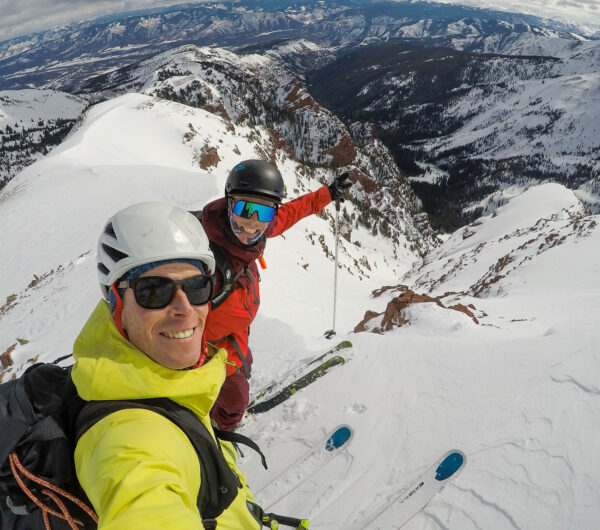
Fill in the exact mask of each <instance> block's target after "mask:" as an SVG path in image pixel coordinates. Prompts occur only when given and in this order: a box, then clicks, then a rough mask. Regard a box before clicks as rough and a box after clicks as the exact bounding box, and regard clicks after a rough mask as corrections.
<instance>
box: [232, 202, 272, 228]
mask: <svg viewBox="0 0 600 530" xmlns="http://www.w3.org/2000/svg"><path fill="white" fill-rule="evenodd" d="M232 211H233V213H234V214H235V215H237V216H239V217H243V218H244V219H250V218H251V217H252V215H253V214H254V212H256V213H257V214H258V220H259V221H260V222H261V223H268V222H270V221H272V220H273V217H275V208H274V207H273V206H266V205H265V204H256V203H255V202H250V201H242V200H240V201H235V202H234V203H233V209H232Z"/></svg>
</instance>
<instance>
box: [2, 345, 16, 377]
mask: <svg viewBox="0 0 600 530" xmlns="http://www.w3.org/2000/svg"><path fill="white" fill-rule="evenodd" d="M16 347H17V343H16V342H15V343H14V344H13V345H12V346H9V347H8V349H7V350H6V351H5V352H4V353H3V354H1V355H0V364H2V368H4V369H5V370H6V369H7V368H8V367H9V366H12V365H13V360H12V358H11V356H10V354H11V353H12V352H13V351H14V349H15V348H16Z"/></svg>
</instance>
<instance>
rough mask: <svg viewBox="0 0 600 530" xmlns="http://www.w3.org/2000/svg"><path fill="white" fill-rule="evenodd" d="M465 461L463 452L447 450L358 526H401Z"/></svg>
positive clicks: (374, 529) (378, 529) (381, 529)
mask: <svg viewBox="0 0 600 530" xmlns="http://www.w3.org/2000/svg"><path fill="white" fill-rule="evenodd" d="M466 462H467V457H466V455H465V454H464V453H463V452H462V451H459V450H458V449H453V450H451V451H448V452H447V453H446V454H445V455H444V456H442V457H441V458H440V459H439V460H438V461H437V462H436V463H435V464H433V465H432V466H431V467H430V468H429V469H427V471H425V472H424V473H422V474H421V475H420V476H419V478H418V479H417V480H415V481H414V482H413V483H412V484H411V485H410V486H409V487H408V488H405V489H403V490H402V491H401V492H400V493H399V494H398V495H395V496H393V497H392V498H391V499H389V501H388V502H387V503H386V504H385V505H384V506H383V507H382V508H380V509H379V510H378V511H377V512H376V513H375V514H373V515H372V516H371V517H370V519H368V520H367V521H366V522H365V523H364V524H362V525H361V526H360V528H361V529H365V530H390V529H396V528H401V527H403V526H404V525H405V524H406V523H407V522H408V521H410V520H411V519H412V518H413V517H414V516H415V515H416V514H417V513H419V512H420V511H421V510H423V508H425V506H427V504H429V501H430V500H431V499H432V498H433V497H434V496H435V494H436V493H439V492H440V491H441V490H442V489H443V488H444V486H445V485H446V484H447V483H448V482H449V481H450V480H452V479H453V478H454V477H456V476H457V475H458V473H459V472H460V471H461V470H462V468H463V467H464V466H465V464H466Z"/></svg>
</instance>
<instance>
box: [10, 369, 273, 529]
mask: <svg viewBox="0 0 600 530" xmlns="http://www.w3.org/2000/svg"><path fill="white" fill-rule="evenodd" d="M60 360H62V359H59V360H57V361H55V362H59V361H60ZM125 408H145V409H149V410H152V411H154V412H156V413H158V414H161V415H163V416H165V417H166V418H167V419H169V420H170V421H172V422H173V423H175V424H176V425H177V426H178V427H179V428H180V429H181V430H182V431H183V432H184V433H185V434H186V435H187V436H188V438H189V439H190V442H191V443H192V445H193V446H194V449H195V450H196V453H197V455H198V459H199V461H200V470H201V487H200V491H199V493H198V500H197V505H198V510H199V512H200V514H201V517H202V519H203V525H204V526H205V528H216V521H215V519H216V517H218V516H219V515H220V514H221V513H222V512H223V510H224V509H225V508H227V507H228V506H229V505H230V504H231V502H233V500H234V499H235V497H236V496H237V493H238V487H240V483H239V478H238V476H237V475H236V473H235V472H234V471H233V470H232V469H231V468H230V467H229V465H228V464H227V461H226V460H225V457H224V456H223V454H222V452H221V448H220V446H219V445H217V444H216V443H215V441H214V439H213V438H212V436H211V435H210V433H209V431H208V430H207V428H206V427H205V426H204V424H203V423H202V422H201V421H200V420H199V419H198V418H197V417H196V416H195V415H194V414H193V413H192V412H191V411H190V410H188V409H186V408H185V407H183V406H181V405H179V404H177V403H175V402H174V401H171V400H170V399H167V398H154V399H140V400H127V401H124V400H123V401H121V400H114V401H90V402H87V401H84V400H83V399H81V398H80V397H79V395H78V394H77V390H76V388H75V385H74V383H73V381H72V379H71V368H70V367H68V368H62V367H59V366H57V365H56V364H46V363H39V364H35V365H33V366H31V367H29V368H28V369H27V370H26V371H25V373H24V374H23V375H22V376H21V377H19V378H18V379H14V380H12V381H9V382H7V383H3V384H0V528H11V529H14V530H37V529H40V530H44V529H46V530H49V529H50V528H52V529H53V530H62V529H72V530H77V529H80V530H81V529H84V530H87V529H95V528H97V517H96V514H95V513H94V512H93V510H91V508H89V506H90V503H89V500H88V499H87V497H86V495H85V492H84V491H83V489H82V488H81V485H80V484H79V482H78V480H77V475H76V473H75V463H74V460H73V453H74V450H75V446H76V444H77V440H78V439H79V438H80V437H81V436H82V435H83V434H84V433H85V432H86V431H87V430H88V429H89V428H90V427H92V426H93V425H94V424H95V423H96V422H98V421H99V420H100V419H102V418H103V417H105V416H107V415H108V414H111V413H112V412H116V411H118V410H122V409H125ZM215 434H216V436H217V437H218V438H220V439H224V440H229V441H233V442H241V443H245V444H246V445H249V446H251V447H252V448H254V449H256V450H258V451H259V453H260V454H261V457H262V459H263V465H265V467H266V462H265V459H264V455H262V453H261V452H260V449H258V446H256V444H255V443H254V442H252V440H250V439H248V438H246V437H244V436H242V435H240V434H237V433H229V432H223V431H218V430H216V431H215ZM57 499H58V500H57ZM61 505H62V506H61ZM50 521H51V523H52V524H50ZM76 523H77V524H78V525H79V526H77V525H76Z"/></svg>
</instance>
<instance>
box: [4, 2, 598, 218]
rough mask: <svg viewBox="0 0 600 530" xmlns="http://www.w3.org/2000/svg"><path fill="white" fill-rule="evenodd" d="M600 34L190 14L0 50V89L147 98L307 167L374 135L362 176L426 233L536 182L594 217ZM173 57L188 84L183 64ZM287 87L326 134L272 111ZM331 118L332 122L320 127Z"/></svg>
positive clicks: (450, 21) (335, 15)
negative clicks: (387, 192)
mask: <svg viewBox="0 0 600 530" xmlns="http://www.w3.org/2000/svg"><path fill="white" fill-rule="evenodd" d="M599 37H600V35H599V34H594V33H593V32H590V30H587V29H585V28H583V27H578V26H574V25H568V24H565V23H562V22H555V21H549V20H547V19H540V18H537V17H533V16H530V15H519V14H511V13H504V12H495V11H491V10H482V9H474V8H467V7H460V6H452V5H445V4H435V3H429V2H405V3H401V2H393V3H392V2H370V1H358V0H340V1H333V2H317V1H306V2H283V1H278V0H273V1H268V2H258V1H251V0H241V1H237V2H222V3H219V4H201V5H199V4H194V5H187V6H175V7H170V8H163V9H154V10H148V11H144V12H137V13H129V14H123V15H115V16H110V17H105V18H103V19H99V20H96V21H93V22H92V23H87V24H79V25H72V26H68V27H64V28H60V29H55V30H52V31H47V32H41V33H38V34H35V35H30V36H27V37H21V38H18V39H13V40H11V41H7V42H4V43H0V90H8V89H22V88H25V87H36V88H45V89H54V90H61V91H66V92H69V93H71V94H77V95H78V96H80V97H83V98H84V99H85V100H87V101H89V102H91V103H94V102H97V101H100V100H104V99H107V98H111V97H114V96H115V95H118V94H120V93H122V92H124V91H131V90H136V91H145V92H146V93H152V94H154V95H157V96H159V97H164V98H167V99H173V100H176V101H180V102H184V103H186V104H190V105H193V106H199V107H203V108H207V109H212V110H214V111H215V112H220V113H223V111H224V110H225V113H226V114H227V115H228V117H229V118H230V119H231V120H232V121H233V123H236V122H237V121H240V120H241V122H256V123H263V124H266V125H268V126H272V127H274V128H275V129H277V130H279V132H280V134H282V135H283V136H284V137H285V139H286V141H287V142H289V143H290V145H291V146H292V149H293V150H294V156H296V157H298V159H299V160H301V161H304V162H310V163H311V164H318V165H319V164H320V165H328V164H329V165H331V164H338V165H348V164H352V163H355V164H356V163H357V164H358V165H359V166H360V163H358V161H357V160H354V159H353V158H352V156H351V155H350V154H348V153H346V154H345V155H344V156H343V157H342V158H343V159H344V160H343V163H338V162H339V160H338V162H334V161H333V160H334V159H335V157H332V156H330V154H327V150H328V149H331V148H332V147H334V146H339V145H340V144H339V140H340V139H341V138H342V137H343V134H342V133H341V132H340V131H342V130H345V131H347V133H346V134H351V135H352V142H354V145H359V144H360V141H361V140H360V139H361V138H363V139H364V138H370V140H365V141H366V143H368V144H370V145H375V144H372V141H373V140H374V139H375V138H379V139H380V140H381V141H382V142H383V144H384V145H385V146H387V148H388V149H389V153H388V154H387V155H385V156H387V157H389V156H390V153H391V157H392V158H393V160H392V159H390V160H389V161H388V162H385V163H383V164H381V163H380V162H378V164H376V165H377V167H378V169H374V170H373V171H374V173H371V175H370V178H372V180H373V181H376V182H379V183H380V184H382V185H383V187H384V188H387V189H392V188H393V186H391V184H390V183H391V182H394V181H397V179H398V178H399V177H398V175H402V179H404V175H408V176H409V177H410V180H411V185H412V187H413V189H414V191H415V192H416V194H417V196H418V197H419V199H420V201H421V203H422V205H423V208H424V210H425V211H426V212H427V213H428V214H429V216H430V218H431V220H432V223H433V225H434V226H436V227H438V228H441V229H444V230H452V229H455V228H457V227H460V226H462V225H464V224H466V223H468V222H469V221H470V220H472V219H474V218H476V217H478V216H479V215H480V214H481V213H484V212H485V211H489V210H491V209H493V208H494V207H495V206H496V205H497V204H501V203H502V202H504V201H505V200H506V198H507V197H510V196H511V195H512V194H513V193H515V192H516V191H517V190H522V189H523V188H525V187H528V186H530V185H531V184H532V183H536V182H539V181H545V180H552V181H558V182H561V183H562V184H564V185H566V186H568V187H570V188H572V189H577V190H579V191H578V196H579V197H580V199H581V200H582V201H583V202H584V204H586V205H587V206H588V207H589V208H591V209H592V210H594V211H598V210H600V207H599V204H600V199H599V197H600V184H599V180H600V178H599V177H600V160H599V155H598V153H599V152H600V143H599V139H598V138H599V134H598V127H599V126H598V123H600V115H599V113H600V110H599V109H600V101H599V100H600V95H599V94H600V90H599V87H600V73H599V72H600V40H599ZM191 45H201V46H212V47H224V48H227V49H229V50H230V51H231V52H235V53H231V55H229V56H227V55H223V54H221V53H217V52H215V53H214V54H211V53H209V52H208V51H207V49H203V50H204V51H201V52H198V51H196V50H199V49H198V48H196V47H195V46H191ZM182 46H183V47H182ZM190 46H191V47H190ZM168 50H177V51H175V52H174V53H170V52H169V51H168ZM186 53H187V54H188V55H189V54H192V55H194V54H196V55H195V56H196V59H194V61H196V62H195V64H196V65H198V64H200V66H201V71H202V73H201V74H200V73H199V70H198V69H197V68H196V67H194V68H191V70H190V69H189V68H188V66H184V64H187V63H186V61H183V62H182V61H181V57H182V54H183V55H185V54H186ZM224 57H227V60H226V61H225V62H226V63H227V65H226V66H224V63H223V61H224V59H223V58H224ZM246 57H247V58H252V59H248V60H252V61H257V60H258V59H256V58H257V57H262V58H263V60H264V61H265V62H264V65H265V66H264V67H263V68H262V71H261V72H260V74H259V75H257V74H256V73H253V74H251V75H248V74H247V67H246V66H245V65H244V63H245V62H246V59H245V58H246ZM188 70H189V71H188ZM255 70H256V68H255ZM209 71H210V75H212V76H213V77H214V76H220V77H221V79H220V82H221V83H223V85H221V88H220V89H218V90H215V88H214V86H215V85H214V84H212V83H214V82H215V80H214V79H212V80H211V79H210V75H209V73H208V72H209ZM257 71H258V70H257ZM241 72H244V73H243V74H241ZM282 72H285V74H282ZM218 73H219V74H218ZM198 76H199V77H198ZM228 76H232V78H231V79H228ZM236 76H237V77H236ZM209 85H210V86H209ZM224 87H226V88H224ZM231 91H233V92H231ZM292 92H293V93H294V96H293V98H292V99H294V101H295V102H296V103H295V104H298V101H299V100H298V99H297V98H298V95H299V94H302V97H304V98H306V101H311V103H310V105H312V106H315V108H317V107H319V108H321V107H325V108H327V109H329V110H330V111H331V112H330V113H327V116H328V118H327V120H326V121H327V123H328V125H327V126H325V127H322V126H321V125H320V123H321V122H320V121H319V119H320V118H319V119H317V121H312V120H313V119H315V116H316V113H315V114H314V115H313V116H312V117H311V119H310V120H309V121H306V112H305V109H306V108H307V105H305V104H304V103H302V104H301V105H300V107H297V108H294V107H293V106H289V105H288V106H287V107H286V105H287V104H283V106H282V101H277V98H276V96H275V95H276V94H279V96H280V97H283V98H284V99H285V97H286V96H285V94H287V95H288V96H289V94H290V93H292ZM247 93H251V94H253V96H252V97H250V98H247V97H246V94H247ZM281 94H284V96H281ZM317 102H318V103H317ZM228 104H230V105H231V107H228V106H227V105H228ZM310 105H309V106H310ZM299 109H301V110H300V111H299ZM324 111H325V109H324V108H323V109H322V110H321V111H320V112H324ZM282 112H284V113H287V117H286V118H285V119H282V117H281V113H282ZM332 113H333V114H332ZM334 115H337V116H339V117H340V118H341V120H342V122H344V124H345V125H342V122H340V121H339V120H338V121H337V122H336V123H338V124H337V125H334V126H333V128H332V126H331V124H332V123H334V121H335V120H333V121H332V119H333V118H334ZM292 123H293V124H294V125H293V126H291V125H290V124H292ZM1 124H2V121H1V120H0V125H1ZM285 124H287V125H285ZM61 125H63V126H64V125H65V124H61ZM66 125H68V123H67V124H66ZM2 128H3V126H2V127H0V129H2ZM309 129H310V130H313V131H316V132H314V133H312V136H311V135H308V136H307V131H308V130H309ZM61 130H62V129H61ZM332 131H336V132H332ZM0 134H8V133H6V131H0ZM295 135H296V136H295ZM365 135H366V136H365ZM57 141H59V138H58V136H57ZM315 142H316V143H315ZM357 142H358V143H357ZM26 144H27V142H25V143H24V144H23V145H24V147H27V145H26ZM311 149H312V151H311ZM339 156H340V155H339V153H338V157H339ZM25 158H26V157H25ZM20 160H21V159H20ZM380 160H381V159H380ZM22 163H25V162H22ZM4 165H6V164H4ZM384 167H385V168H388V169H386V170H385V171H383V170H382V168H384ZM392 167H393V169H390V168H392ZM361 172H362V174H364V175H366V174H368V171H367V170H366V168H365V167H363V168H362V169H361ZM12 174H14V171H13V173H12ZM2 177H4V180H6V178H7V175H6V173H4V174H3V175H0V179H1V178H2ZM9 177H10V175H9ZM9 177H8V178H9ZM398 182H399V181H398ZM398 185H399V186H400V188H399V190H400V191H399V193H400V194H401V195H403V196H406V195H405V191H403V189H404V188H403V186H404V184H401V185H400V184H398ZM412 213H414V211H413V212H412Z"/></svg>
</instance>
